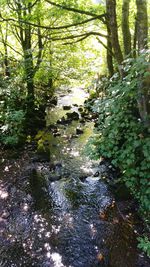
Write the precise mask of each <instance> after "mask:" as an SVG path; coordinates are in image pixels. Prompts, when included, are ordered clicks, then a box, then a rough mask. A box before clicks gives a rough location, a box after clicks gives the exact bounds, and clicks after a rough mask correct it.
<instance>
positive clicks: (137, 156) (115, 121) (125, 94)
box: [86, 52, 150, 220]
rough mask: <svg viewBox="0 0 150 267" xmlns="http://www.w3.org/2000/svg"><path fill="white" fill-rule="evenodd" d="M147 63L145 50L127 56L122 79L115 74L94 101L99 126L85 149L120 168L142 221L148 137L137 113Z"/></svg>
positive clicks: (149, 171) (148, 182)
mask: <svg viewBox="0 0 150 267" xmlns="http://www.w3.org/2000/svg"><path fill="white" fill-rule="evenodd" d="M148 64H149V62H148V53H147V52H146V53H143V54H142V55H141V56H139V58H137V59H136V60H135V59H128V60H126V61H125V62H124V71H125V72H126V76H125V78H124V79H123V80H120V79H118V75H115V76H114V77H113V78H112V79H111V80H110V84H109V86H108V88H107V95H106V96H105V98H103V99H98V100H96V101H95V105H94V107H93V111H94V112H95V111H96V112H98V113H99V121H98V128H97V132H96V133H95V135H94V136H93V137H91V139H90V140H89V143H88V147H87V149H86V150H88V154H90V156H91V157H93V158H99V157H101V156H102V157H105V158H109V159H110V160H111V163H112V164H113V165H115V167H117V168H119V169H120V170H121V177H120V178H121V179H122V181H125V183H126V185H127V186H128V187H129V188H130V190H131V192H132V194H133V195H134V197H135V198H136V199H137V200H138V201H139V204H140V210H141V211H142V214H143V216H144V218H145V220H148V219H149V214H150V179H149V176H150V136H149V129H148V127H147V126H145V125H144V123H143V121H142V119H141V117H140V114H139V108H138V97H139V95H138V94H139V91H138V88H139V86H140V84H141V81H142V80H144V79H145V77H148V75H149V76H150V73H149V72H148V71H147V69H148Z"/></svg>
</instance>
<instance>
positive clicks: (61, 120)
mask: <svg viewBox="0 0 150 267" xmlns="http://www.w3.org/2000/svg"><path fill="white" fill-rule="evenodd" d="M69 122H70V120H68V119H65V117H62V118H61V119H59V120H57V124H62V125H64V124H68V123H69Z"/></svg>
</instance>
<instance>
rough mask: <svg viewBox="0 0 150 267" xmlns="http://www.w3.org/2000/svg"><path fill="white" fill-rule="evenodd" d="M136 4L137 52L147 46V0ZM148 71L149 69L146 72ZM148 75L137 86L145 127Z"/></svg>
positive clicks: (149, 111)
mask: <svg viewBox="0 0 150 267" xmlns="http://www.w3.org/2000/svg"><path fill="white" fill-rule="evenodd" d="M136 5H137V41H138V52H139V53H140V52H141V50H143V49H146V48H147V38H148V16H147V1H146V0H136ZM148 71H149V72H150V69H148V70H147V72H148ZM149 86H150V75H149V76H148V77H147V78H145V79H144V80H141V83H140V84H139V86H138V99H137V102H138V108H139V113H140V116H141V119H142V121H143V123H144V125H145V126H146V127H150V94H149Z"/></svg>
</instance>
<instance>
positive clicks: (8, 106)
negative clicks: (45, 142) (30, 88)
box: [0, 77, 25, 146]
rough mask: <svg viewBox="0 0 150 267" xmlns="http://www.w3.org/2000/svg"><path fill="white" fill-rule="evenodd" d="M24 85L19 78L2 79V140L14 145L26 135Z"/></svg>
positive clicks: (0, 120) (0, 139) (0, 106)
mask: <svg viewBox="0 0 150 267" xmlns="http://www.w3.org/2000/svg"><path fill="white" fill-rule="evenodd" d="M24 91H25V90H24V87H23V84H21V81H20V80H19V79H18V78H15V79H11V80H8V79H2V77H1V94H0V108H1V109H0V142H1V143H2V144H4V145H9V146H14V145H17V144H20V142H22V139H23V137H24V135H23V132H24V129H23V128H24V127H23V123H24V118H25V113H24V111H23V103H24V101H23V99H24V95H23V92H24Z"/></svg>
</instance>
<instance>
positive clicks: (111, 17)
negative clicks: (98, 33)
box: [106, 0, 123, 76]
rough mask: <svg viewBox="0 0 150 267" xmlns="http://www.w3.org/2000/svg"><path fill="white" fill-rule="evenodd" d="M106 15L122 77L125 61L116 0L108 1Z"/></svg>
mask: <svg viewBox="0 0 150 267" xmlns="http://www.w3.org/2000/svg"><path fill="white" fill-rule="evenodd" d="M106 13H107V23H108V25H109V28H110V33H111V35H110V39H111V44H112V48H113V51H114V56H115V59H116V61H117V63H118V68H119V71H120V74H121V76H122V68H121V63H122V61H123V55H122V52H121V48H120V44H119V38H118V26H117V18H116V0H106Z"/></svg>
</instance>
